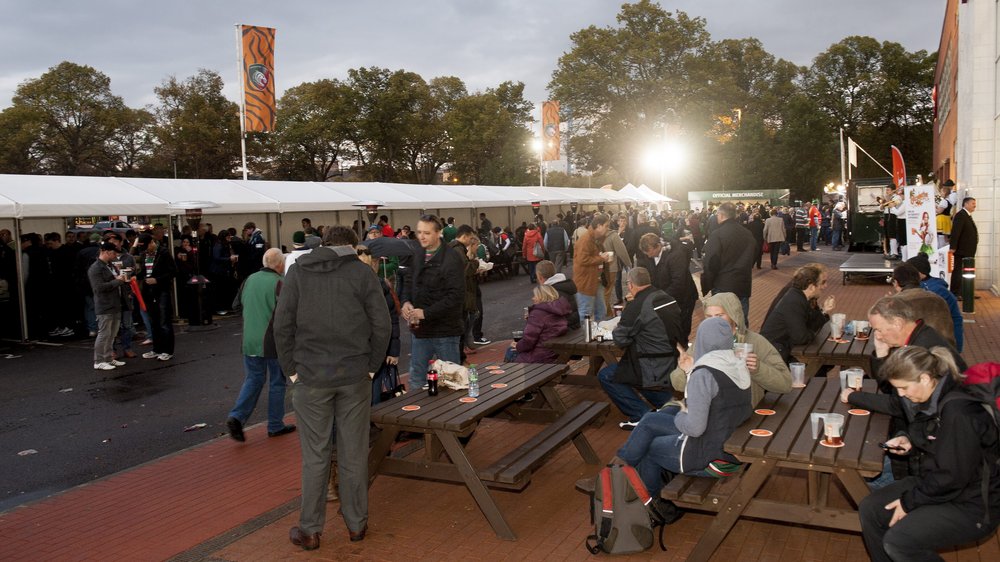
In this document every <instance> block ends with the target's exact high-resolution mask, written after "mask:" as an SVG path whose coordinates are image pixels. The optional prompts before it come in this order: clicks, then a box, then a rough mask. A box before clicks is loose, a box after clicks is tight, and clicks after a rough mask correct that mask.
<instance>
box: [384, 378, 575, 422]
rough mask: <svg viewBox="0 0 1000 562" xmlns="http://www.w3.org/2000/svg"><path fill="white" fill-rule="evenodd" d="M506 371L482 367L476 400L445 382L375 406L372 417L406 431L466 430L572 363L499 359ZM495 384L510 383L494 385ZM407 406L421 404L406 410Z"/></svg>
mask: <svg viewBox="0 0 1000 562" xmlns="http://www.w3.org/2000/svg"><path fill="white" fill-rule="evenodd" d="M496 365H498V366H499V367H500V368H501V370H503V371H504V373H503V374H498V375H494V374H491V373H490V372H489V370H487V369H486V368H485V367H484V368H483V369H482V370H481V371H479V398H478V399H477V400H476V401H475V402H471V403H465V402H460V401H459V399H460V398H464V397H466V396H468V393H467V391H465V390H450V389H448V388H447V387H445V386H444V385H441V390H440V392H439V393H438V395H437V396H428V394H427V392H426V391H424V390H417V391H414V392H409V393H407V394H404V395H402V396H398V397H396V398H393V399H392V400H388V401H386V402H382V403H380V404H378V405H376V406H374V407H372V414H371V417H372V421H373V422H374V423H376V424H378V425H394V426H398V427H399V428H400V429H401V430H404V431H410V430H413V431H416V430H426V429H444V430H447V431H454V432H462V431H464V430H466V429H469V428H471V427H473V426H474V425H475V424H476V423H478V422H479V421H480V420H482V419H483V418H485V417H486V416H489V415H491V414H494V413H496V412H497V411H499V410H502V409H503V408H505V407H507V406H508V405H510V404H511V403H512V402H514V401H515V400H517V399H518V398H520V397H521V396H523V395H524V394H525V393H527V392H529V391H532V390H534V389H536V388H538V387H540V386H543V385H546V384H548V383H550V382H552V381H554V380H556V379H558V378H560V377H562V376H563V375H564V374H565V373H566V371H567V370H568V367H567V366H566V365H561V364H560V365H552V364H539V363H496ZM493 384H506V385H507V386H506V387H505V388H493V387H492V386H491V385H493ZM404 406H419V407H420V409H419V410H415V411H406V410H403V409H402V408H403V407H404Z"/></svg>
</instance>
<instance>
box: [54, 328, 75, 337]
mask: <svg viewBox="0 0 1000 562" xmlns="http://www.w3.org/2000/svg"><path fill="white" fill-rule="evenodd" d="M75 333H76V332H75V331H74V330H73V328H63V329H62V330H60V331H59V334H57V335H59V336H72V335H73V334H75Z"/></svg>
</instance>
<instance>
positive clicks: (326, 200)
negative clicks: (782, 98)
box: [231, 180, 358, 213]
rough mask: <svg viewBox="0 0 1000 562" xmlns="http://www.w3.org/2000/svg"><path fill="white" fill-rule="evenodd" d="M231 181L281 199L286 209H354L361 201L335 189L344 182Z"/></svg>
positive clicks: (292, 210) (280, 206)
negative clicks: (353, 206)
mask: <svg viewBox="0 0 1000 562" xmlns="http://www.w3.org/2000/svg"><path fill="white" fill-rule="evenodd" d="M231 181H232V183H235V184H237V185H239V186H240V187H243V188H245V189H248V190H250V191H253V192H255V193H257V194H259V195H263V196H264V197H267V198H270V199H276V200H277V201H278V208H279V210H280V211H281V212H283V213H295V212H308V211H338V210H347V209H351V208H352V205H354V204H355V203H357V202H358V200H357V199H355V198H354V196H353V195H350V194H347V193H343V192H341V191H338V190H337V189H336V186H338V185H341V184H336V183H325V182H307V181H303V182H297V181H266V180H253V181H243V180H231Z"/></svg>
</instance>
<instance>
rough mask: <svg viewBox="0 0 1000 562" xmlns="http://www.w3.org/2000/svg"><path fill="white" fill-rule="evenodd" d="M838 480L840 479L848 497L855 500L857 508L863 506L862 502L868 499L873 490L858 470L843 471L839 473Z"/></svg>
mask: <svg viewBox="0 0 1000 562" xmlns="http://www.w3.org/2000/svg"><path fill="white" fill-rule="evenodd" d="M837 478H840V481H841V482H842V483H843V484H844V488H845V489H846V490H847V493H848V495H850V496H851V499H852V500H854V506H855V507H857V506H859V505H861V500H863V499H865V498H866V497H868V494H870V493H871V489H870V488H869V487H868V484H867V483H866V482H865V479H864V478H862V477H861V475H860V474H858V472H857V471H856V470H848V469H842V470H840V471H839V472H838V473H837Z"/></svg>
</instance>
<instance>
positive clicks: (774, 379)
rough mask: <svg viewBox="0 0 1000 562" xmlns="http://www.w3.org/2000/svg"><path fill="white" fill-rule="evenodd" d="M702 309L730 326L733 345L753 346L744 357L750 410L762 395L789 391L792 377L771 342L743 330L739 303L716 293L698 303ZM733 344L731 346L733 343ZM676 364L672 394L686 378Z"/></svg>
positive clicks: (744, 326)
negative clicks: (748, 380)
mask: <svg viewBox="0 0 1000 562" xmlns="http://www.w3.org/2000/svg"><path fill="white" fill-rule="evenodd" d="M702 303H703V305H704V307H705V318H712V317H716V316H717V317H721V318H723V319H724V320H726V321H727V322H729V325H730V326H732V328H733V332H734V333H735V334H736V341H738V342H743V343H749V344H752V345H753V351H752V352H751V353H749V354H748V355H747V360H746V362H747V369H749V371H750V396H751V400H752V403H753V405H754V406H756V405H757V403H758V402H760V399H761V398H763V397H764V393H765V392H780V393H785V392H788V391H790V390H791V389H792V373H791V371H789V370H788V365H786V364H785V362H784V360H782V358H781V354H780V353H778V350H777V349H775V347H774V346H773V345H771V342H769V341H767V340H766V339H765V338H764V336H762V335H760V334H758V333H757V332H752V331H750V330H749V329H747V325H746V320H745V319H744V318H743V307H742V305H741V304H740V299H739V298H738V297H737V296H736V295H734V294H733V293H719V294H717V295H712V296H710V297H708V298H707V299H705V300H704V301H702ZM734 343H735V342H734ZM684 363H685V361H684V360H683V358H682V359H681V360H680V361H678V367H677V368H676V369H674V371H673V372H672V373H670V382H671V383H672V384H673V387H674V390H676V391H683V390H684V386H685V384H686V381H687V376H686V374H685V373H684V369H683V368H681V365H682V364H684Z"/></svg>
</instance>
